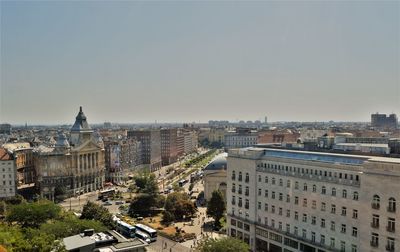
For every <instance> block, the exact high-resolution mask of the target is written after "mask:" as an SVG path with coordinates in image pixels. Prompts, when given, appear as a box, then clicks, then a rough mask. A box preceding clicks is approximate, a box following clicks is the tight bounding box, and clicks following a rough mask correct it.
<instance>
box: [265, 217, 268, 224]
mask: <svg viewBox="0 0 400 252" xmlns="http://www.w3.org/2000/svg"><path fill="white" fill-rule="evenodd" d="M264 224H265V225H268V217H264Z"/></svg>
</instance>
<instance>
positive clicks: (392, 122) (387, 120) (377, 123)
mask: <svg viewBox="0 0 400 252" xmlns="http://www.w3.org/2000/svg"><path fill="white" fill-rule="evenodd" d="M371 126H372V127H374V128H379V129H397V126H398V122H397V115H396V114H390V115H389V116H386V114H378V113H376V114H372V115H371Z"/></svg>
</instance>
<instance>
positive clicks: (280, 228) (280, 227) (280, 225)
mask: <svg viewBox="0 0 400 252" xmlns="http://www.w3.org/2000/svg"><path fill="white" fill-rule="evenodd" d="M278 228H279V230H282V222H279V226H278Z"/></svg>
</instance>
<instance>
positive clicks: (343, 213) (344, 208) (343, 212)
mask: <svg viewBox="0 0 400 252" xmlns="http://www.w3.org/2000/svg"><path fill="white" fill-rule="evenodd" d="M346 212H347V208H346V207H342V216H346Z"/></svg>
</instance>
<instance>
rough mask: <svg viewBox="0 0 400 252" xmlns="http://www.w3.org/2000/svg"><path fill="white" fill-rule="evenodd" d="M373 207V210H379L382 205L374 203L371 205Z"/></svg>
mask: <svg viewBox="0 0 400 252" xmlns="http://www.w3.org/2000/svg"><path fill="white" fill-rule="evenodd" d="M371 207H372V208H373V209H379V208H381V205H380V204H379V203H372V204H371Z"/></svg>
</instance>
